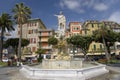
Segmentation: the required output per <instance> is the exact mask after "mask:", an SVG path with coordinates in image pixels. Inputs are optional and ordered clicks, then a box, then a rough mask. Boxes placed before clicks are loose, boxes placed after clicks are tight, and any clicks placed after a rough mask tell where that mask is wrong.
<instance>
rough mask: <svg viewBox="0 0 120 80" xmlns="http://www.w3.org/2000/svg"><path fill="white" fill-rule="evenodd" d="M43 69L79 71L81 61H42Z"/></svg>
mask: <svg viewBox="0 0 120 80" xmlns="http://www.w3.org/2000/svg"><path fill="white" fill-rule="evenodd" d="M42 68H43V69H80V68H82V60H55V59H53V60H43V61H42Z"/></svg>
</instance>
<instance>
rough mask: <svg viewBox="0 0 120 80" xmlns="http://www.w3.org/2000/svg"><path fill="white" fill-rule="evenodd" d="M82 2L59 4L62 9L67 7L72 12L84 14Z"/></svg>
mask: <svg viewBox="0 0 120 80" xmlns="http://www.w3.org/2000/svg"><path fill="white" fill-rule="evenodd" d="M79 1H80V0H61V2H60V3H59V4H60V6H61V7H62V8H64V7H67V8H68V9H70V10H73V11H76V12H79V13H82V12H84V11H83V10H82V9H81V5H80V2H79Z"/></svg>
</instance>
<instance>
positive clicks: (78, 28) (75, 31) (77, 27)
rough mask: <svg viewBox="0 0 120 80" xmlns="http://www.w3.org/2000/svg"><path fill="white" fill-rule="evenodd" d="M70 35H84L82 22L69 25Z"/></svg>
mask: <svg viewBox="0 0 120 80" xmlns="http://www.w3.org/2000/svg"><path fill="white" fill-rule="evenodd" d="M69 31H70V32H69V35H70V36H73V35H80V34H82V23H81V22H70V23H69Z"/></svg>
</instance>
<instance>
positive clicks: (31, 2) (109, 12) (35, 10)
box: [0, 0, 120, 29]
mask: <svg viewBox="0 0 120 80" xmlns="http://www.w3.org/2000/svg"><path fill="white" fill-rule="evenodd" d="M20 2H23V3H24V4H25V5H26V6H28V7H30V8H31V11H32V14H31V18H40V19H41V20H42V21H43V23H44V24H45V25H46V27H47V28H48V29H57V25H58V24H57V17H55V16H54V15H55V14H59V13H60V11H62V12H63V14H64V15H65V17H66V20H67V25H66V26H68V24H69V22H73V21H78V22H84V21H86V20H98V21H102V20H109V21H115V22H118V23H120V0H0V15H1V13H3V12H6V13H9V14H11V15H12V11H11V10H12V8H13V7H14V6H15V4H17V3H20Z"/></svg>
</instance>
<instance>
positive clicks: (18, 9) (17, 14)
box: [12, 3, 31, 60]
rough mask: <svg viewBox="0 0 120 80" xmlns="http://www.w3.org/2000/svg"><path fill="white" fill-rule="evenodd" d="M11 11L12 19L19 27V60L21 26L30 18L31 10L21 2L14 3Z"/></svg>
mask: <svg viewBox="0 0 120 80" xmlns="http://www.w3.org/2000/svg"><path fill="white" fill-rule="evenodd" d="M12 12H13V13H14V19H15V21H16V23H17V24H18V26H19V27H20V36H19V45H18V54H19V59H20V60H21V39H22V26H23V24H25V23H26V22H27V20H28V19H29V18H30V14H31V10H30V8H29V7H27V6H25V5H24V4H23V3H19V4H16V5H15V7H14V8H13V10H12Z"/></svg>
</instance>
